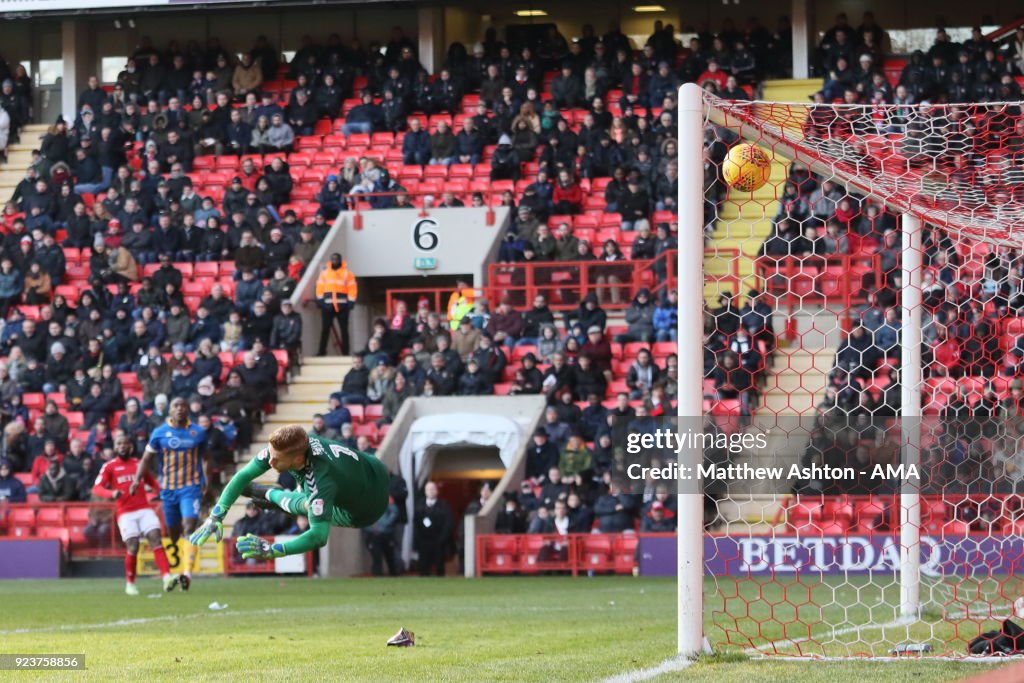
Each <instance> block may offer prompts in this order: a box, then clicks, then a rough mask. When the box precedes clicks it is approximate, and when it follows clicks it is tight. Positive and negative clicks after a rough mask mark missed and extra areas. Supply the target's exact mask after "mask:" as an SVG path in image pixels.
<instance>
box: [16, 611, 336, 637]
mask: <svg viewBox="0 0 1024 683" xmlns="http://www.w3.org/2000/svg"><path fill="white" fill-rule="evenodd" d="M323 609H324V608H322V607H306V608H303V607H292V608H283V609H279V608H273V607H271V608H267V609H262V610H240V611H235V612H213V613H210V612H197V613H192V614H165V615H163V616H159V617H139V618H137V619H117V620H116V621H104V622H100V623H97V624H61V625H59V626H40V627H38V628H12V629H7V630H3V631H0V636H13V635H19V634H23V633H64V632H68V631H88V630H91V629H105V628H122V627H125V626H143V625H146V624H158V623H161V622H175V621H190V620H193V619H199V618H202V617H216V618H222V617H245V616H253V615H260V614H279V613H281V612H296V611H312V610H323Z"/></svg>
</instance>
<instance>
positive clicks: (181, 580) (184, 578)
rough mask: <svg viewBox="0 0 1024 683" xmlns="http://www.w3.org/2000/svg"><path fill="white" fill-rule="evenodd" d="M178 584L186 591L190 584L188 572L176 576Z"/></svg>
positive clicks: (190, 579)
mask: <svg viewBox="0 0 1024 683" xmlns="http://www.w3.org/2000/svg"><path fill="white" fill-rule="evenodd" d="M178 585H179V586H181V590H183V591H185V592H186V593H187V592H188V589H189V587H190V586H191V585H192V577H191V576H189V575H188V574H182V575H181V576H179V577H178Z"/></svg>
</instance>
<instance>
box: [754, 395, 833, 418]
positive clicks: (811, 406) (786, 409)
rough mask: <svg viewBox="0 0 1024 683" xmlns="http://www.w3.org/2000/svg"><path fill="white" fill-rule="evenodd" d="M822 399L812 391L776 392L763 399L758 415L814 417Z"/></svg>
mask: <svg viewBox="0 0 1024 683" xmlns="http://www.w3.org/2000/svg"><path fill="white" fill-rule="evenodd" d="M820 400H821V399H820V397H819V396H818V395H817V394H815V393H813V392H810V391H804V390H799V391H792V392H783V391H774V392H768V393H766V394H765V395H764V396H763V397H762V403H761V406H760V407H759V408H758V413H759V414H760V413H767V414H769V415H812V414H813V413H814V411H815V409H816V407H817V405H818V403H819V402H820Z"/></svg>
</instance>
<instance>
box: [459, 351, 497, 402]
mask: <svg viewBox="0 0 1024 683" xmlns="http://www.w3.org/2000/svg"><path fill="white" fill-rule="evenodd" d="M456 393H457V394H458V395H459V396H487V395H490V394H493V393H494V387H493V386H492V385H491V380H490V378H489V377H488V376H487V375H486V374H484V373H483V372H481V371H480V364H479V363H478V362H477V360H476V359H475V358H470V359H469V362H468V363H467V364H466V371H465V372H464V373H462V376H461V377H459V382H458V390H457V392H456Z"/></svg>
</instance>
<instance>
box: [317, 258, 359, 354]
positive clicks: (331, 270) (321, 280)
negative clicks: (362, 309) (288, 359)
mask: <svg viewBox="0 0 1024 683" xmlns="http://www.w3.org/2000/svg"><path fill="white" fill-rule="evenodd" d="M357 295H358V287H357V286H356V276H355V275H353V274H352V271H350V270H349V269H348V264H347V263H345V262H344V261H342V260H341V254H338V253H335V254H331V262H330V263H329V264H328V265H327V266H326V267H324V269H323V272H321V273H320V277H318V278H317V280H316V299H317V303H319V305H320V315H321V317H322V324H321V326H320V348H319V350H318V351H317V355H318V356H323V355H326V353H327V340H328V339H330V337H331V326H332V325H333V324H334V321H335V320H337V321H338V327H340V328H341V353H342V355H347V354H348V353H349V352H350V350H351V349H349V338H348V313H349V311H350V310H351V309H352V306H354V305H355V302H356V296H357Z"/></svg>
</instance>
